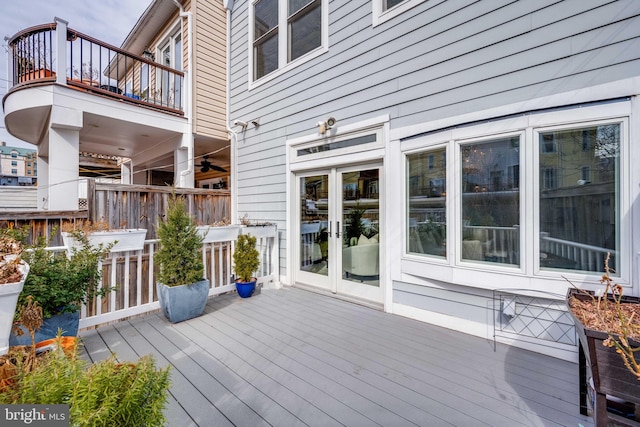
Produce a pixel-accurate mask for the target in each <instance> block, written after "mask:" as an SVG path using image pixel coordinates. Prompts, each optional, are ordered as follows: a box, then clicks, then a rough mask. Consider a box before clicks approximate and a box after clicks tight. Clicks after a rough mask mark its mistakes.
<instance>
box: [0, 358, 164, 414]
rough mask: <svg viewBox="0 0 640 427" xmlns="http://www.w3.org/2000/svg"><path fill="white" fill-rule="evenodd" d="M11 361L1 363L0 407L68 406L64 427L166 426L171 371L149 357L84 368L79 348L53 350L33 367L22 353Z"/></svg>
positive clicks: (85, 363) (114, 359)
mask: <svg viewBox="0 0 640 427" xmlns="http://www.w3.org/2000/svg"><path fill="white" fill-rule="evenodd" d="M7 356H9V355H7ZM11 356H12V357H11V358H7V359H6V360H3V368H4V369H3V370H1V371H0V384H2V387H0V404H24V403H29V404H31V405H34V404H47V405H60V404H65V405H69V409H68V410H69V412H68V414H66V415H68V416H69V418H68V419H67V420H66V423H67V424H66V425H72V426H107V425H108V426H162V425H165V424H166V422H167V420H166V419H165V417H164V414H163V409H164V408H165V406H166V401H167V397H168V390H169V385H170V379H169V367H168V366H167V367H166V368H158V367H157V366H156V362H155V360H154V359H153V357H152V356H150V355H146V356H143V357H141V358H140V359H138V360H137V361H135V362H126V363H118V361H117V360H116V358H115V356H113V355H112V356H111V357H109V358H107V359H105V360H102V361H99V362H96V363H95V364H87V362H86V361H85V360H83V359H81V358H79V357H78V350H77V347H73V348H70V349H68V351H66V352H65V351H63V349H62V348H61V347H60V346H57V347H54V348H53V349H52V350H51V351H48V352H46V353H43V354H42V355H40V356H38V357H37V358H35V360H34V359H32V360H31V361H35V363H30V360H29V359H30V355H29V354H28V353H26V352H24V351H23V352H17V351H16V352H13V354H11ZM27 424H28V423H27ZM37 424H40V425H43V423H38V422H36V423H34V425H37ZM44 424H46V422H45V423H44ZM63 424H64V423H63ZM48 425H50V424H48Z"/></svg>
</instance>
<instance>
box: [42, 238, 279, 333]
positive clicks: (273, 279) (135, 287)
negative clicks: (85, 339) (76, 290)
mask: <svg viewBox="0 0 640 427" xmlns="http://www.w3.org/2000/svg"><path fill="white" fill-rule="evenodd" d="M243 232H248V233H251V234H252V235H254V236H256V237H257V249H258V251H259V252H260V267H259V268H258V271H257V272H256V277H257V278H258V284H262V285H267V284H269V283H273V284H275V285H277V282H278V275H279V265H278V259H279V247H278V238H277V235H278V233H277V229H276V228H275V227H274V226H269V227H255V228H254V227H248V228H243ZM234 242H235V240H234V241H226V242H214V243H205V244H204V245H203V246H202V257H203V263H204V276H205V278H207V279H209V281H210V289H209V296H214V295H219V294H221V293H225V292H230V291H234V290H235V283H234V279H235V277H234V274H233V261H232V253H233V247H234ZM157 248H158V240H146V241H145V244H144V249H142V250H138V251H127V252H118V253H110V254H109V255H108V256H107V257H106V258H105V259H104V260H103V262H102V272H103V274H102V284H103V286H106V287H116V290H115V291H114V292H110V293H108V294H107V295H106V296H105V297H104V298H96V299H95V300H94V301H92V302H90V303H88V304H87V305H84V306H83V307H82V309H81V314H80V328H88V327H92V326H96V325H100V324H105V323H110V322H114V321H118V320H121V319H125V318H128V317H131V316H137V315H140V314H144V313H148V312H151V311H155V310H158V309H159V308H160V304H159V303H158V300H157V295H156V277H155V276H156V270H157V268H156V265H155V263H154V260H153V255H154V253H155V252H156V251H157ZM48 249H49V250H52V251H57V252H62V251H65V250H66V249H67V248H66V247H64V246H57V247H50V248H48Z"/></svg>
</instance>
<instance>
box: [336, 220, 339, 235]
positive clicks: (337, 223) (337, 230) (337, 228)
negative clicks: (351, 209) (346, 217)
mask: <svg viewBox="0 0 640 427" xmlns="http://www.w3.org/2000/svg"><path fill="white" fill-rule="evenodd" d="M336 237H337V238H340V221H336Z"/></svg>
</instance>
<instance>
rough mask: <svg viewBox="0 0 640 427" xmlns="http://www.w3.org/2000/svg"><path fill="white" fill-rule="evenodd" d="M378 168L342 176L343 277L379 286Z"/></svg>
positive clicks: (345, 173)
mask: <svg viewBox="0 0 640 427" xmlns="http://www.w3.org/2000/svg"><path fill="white" fill-rule="evenodd" d="M379 206H380V193H379V172H378V169H371V170H361V171H354V172H344V173H342V216H343V218H342V224H343V226H342V227H343V230H342V278H343V279H347V280H350V281H354V282H358V283H363V284H366V285H371V286H379V283H380V278H379V271H380V245H379V241H380V230H379V219H380V210H379Z"/></svg>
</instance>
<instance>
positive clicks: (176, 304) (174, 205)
mask: <svg viewBox="0 0 640 427" xmlns="http://www.w3.org/2000/svg"><path fill="white" fill-rule="evenodd" d="M168 203H169V205H168V209H167V213H166V216H165V219H164V220H163V221H162V222H160V223H159V224H158V239H159V241H160V248H159V249H158V252H156V254H155V256H154V260H155V262H156V263H157V264H158V266H159V269H160V270H159V272H158V281H157V283H156V289H157V292H158V299H159V301H160V307H162V311H163V313H164V315H165V316H166V317H167V319H169V321H171V322H172V323H177V322H182V321H183V320H187V319H191V318H193V317H197V316H200V315H201V314H202V312H203V311H204V307H205V305H206V304H207V298H208V296H209V281H208V280H206V279H205V278H204V265H203V263H202V239H203V237H202V235H201V234H199V233H198V231H197V229H196V224H195V221H194V220H193V218H192V217H191V216H189V214H188V213H187V210H186V207H185V203H184V199H183V197H181V196H177V195H176V194H175V193H173V194H171V196H170V197H169V200H168Z"/></svg>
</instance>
